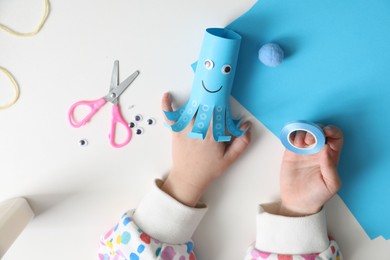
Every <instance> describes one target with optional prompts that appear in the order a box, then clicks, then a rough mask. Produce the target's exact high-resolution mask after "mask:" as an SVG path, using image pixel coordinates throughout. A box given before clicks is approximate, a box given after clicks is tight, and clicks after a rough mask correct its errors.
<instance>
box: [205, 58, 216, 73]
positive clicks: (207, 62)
mask: <svg viewBox="0 0 390 260" xmlns="http://www.w3.org/2000/svg"><path fill="white" fill-rule="evenodd" d="M204 67H205V68H206V69H207V70H211V69H212V68H214V62H213V61H212V60H209V59H207V60H205V61H204Z"/></svg>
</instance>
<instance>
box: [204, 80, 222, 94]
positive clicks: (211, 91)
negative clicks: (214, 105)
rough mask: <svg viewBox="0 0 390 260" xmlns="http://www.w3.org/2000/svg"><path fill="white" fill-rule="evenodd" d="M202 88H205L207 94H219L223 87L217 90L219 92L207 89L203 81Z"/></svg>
mask: <svg viewBox="0 0 390 260" xmlns="http://www.w3.org/2000/svg"><path fill="white" fill-rule="evenodd" d="M202 86H203V88H204V90H206V91H207V92H209V93H217V92H218V91H220V90H221V89H222V86H221V87H220V88H219V89H217V90H209V89H208V88H206V86H205V85H204V81H203V80H202Z"/></svg>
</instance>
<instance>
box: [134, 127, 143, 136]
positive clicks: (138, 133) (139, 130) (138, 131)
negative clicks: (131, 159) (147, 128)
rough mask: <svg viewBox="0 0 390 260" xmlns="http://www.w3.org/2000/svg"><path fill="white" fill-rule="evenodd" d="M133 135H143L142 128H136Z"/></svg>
mask: <svg viewBox="0 0 390 260" xmlns="http://www.w3.org/2000/svg"><path fill="white" fill-rule="evenodd" d="M135 133H136V134H137V135H142V134H143V133H144V129H143V128H142V127H138V128H137V129H136V130H135Z"/></svg>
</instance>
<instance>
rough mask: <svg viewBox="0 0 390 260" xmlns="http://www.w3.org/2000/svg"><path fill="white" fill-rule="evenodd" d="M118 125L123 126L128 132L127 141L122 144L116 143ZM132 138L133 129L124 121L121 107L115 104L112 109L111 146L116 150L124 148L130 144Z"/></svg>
mask: <svg viewBox="0 0 390 260" xmlns="http://www.w3.org/2000/svg"><path fill="white" fill-rule="evenodd" d="M118 124H121V125H123V126H124V127H125V129H126V132H127V137H126V140H124V141H123V142H122V143H116V142H115V132H116V127H117V125H118ZM131 137H132V132H131V129H130V127H129V126H128V124H127V122H126V121H125V120H124V119H123V116H122V114H121V112H120V108H119V105H118V104H114V105H113V107H112V121H111V133H110V135H109V138H110V143H111V145H112V146H113V147H115V148H120V147H123V146H125V145H127V144H128V143H129V142H130V140H131Z"/></svg>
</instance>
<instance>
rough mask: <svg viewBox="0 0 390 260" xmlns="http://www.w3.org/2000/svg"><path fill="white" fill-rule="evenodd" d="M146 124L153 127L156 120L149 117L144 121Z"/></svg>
mask: <svg viewBox="0 0 390 260" xmlns="http://www.w3.org/2000/svg"><path fill="white" fill-rule="evenodd" d="M146 123H148V125H154V124H156V119H154V118H153V117H151V118H149V119H148V120H146Z"/></svg>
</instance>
